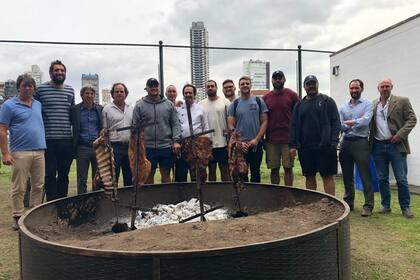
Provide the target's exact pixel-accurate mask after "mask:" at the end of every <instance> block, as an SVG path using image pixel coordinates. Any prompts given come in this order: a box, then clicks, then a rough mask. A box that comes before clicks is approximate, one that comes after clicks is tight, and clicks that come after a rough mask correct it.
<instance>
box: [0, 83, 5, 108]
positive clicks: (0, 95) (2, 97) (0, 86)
mask: <svg viewBox="0 0 420 280" xmlns="http://www.w3.org/2000/svg"><path fill="white" fill-rule="evenodd" d="M5 100H6V96H5V95H4V82H1V81H0V105H1V104H3V102H4V101H5Z"/></svg>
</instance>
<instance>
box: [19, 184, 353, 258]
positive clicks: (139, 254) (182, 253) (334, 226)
mask: <svg viewBox="0 0 420 280" xmlns="http://www.w3.org/2000/svg"><path fill="white" fill-rule="evenodd" d="M209 183H211V184H217V185H219V184H222V185H226V183H225V182H209ZM175 184H176V185H185V184H194V183H191V182H182V183H175ZM156 185H160V186H162V185H172V186H173V185H174V183H164V184H154V185H145V186H144V187H145V188H149V187H153V186H156ZM245 185H257V186H258V187H269V188H279V187H281V188H290V189H294V190H297V191H299V192H313V193H317V194H318V195H320V196H324V197H325V196H327V197H329V198H330V199H333V200H335V201H336V202H338V203H339V204H340V205H342V206H343V207H344V208H345V209H344V213H343V214H342V215H341V216H340V217H339V218H337V219H336V220H335V221H334V222H332V223H330V224H327V225H324V226H322V227H319V228H316V229H313V230H311V231H307V232H304V233H302V234H298V235H293V236H288V237H285V238H282V239H273V240H270V241H265V242H257V243H251V244H246V245H240V246H230V247H223V248H209V249H197V250H175V251H120V250H103V249H93V248H85V247H77V246H70V245H64V244H61V243H57V242H52V241H48V240H45V239H42V238H41V237H39V236H37V235H35V234H33V233H32V232H31V231H30V230H29V229H28V228H27V227H26V226H25V224H24V222H25V219H27V218H28V217H29V216H30V215H31V213H32V212H34V211H36V209H38V208H41V207H44V206H45V205H46V204H55V203H56V202H57V201H61V200H66V199H68V198H71V197H76V196H85V195H86V196H89V195H90V194H91V193H86V194H83V195H74V196H69V197H65V198H60V199H56V200H53V201H49V202H47V203H44V204H42V205H38V206H36V207H34V208H32V209H30V210H29V211H28V212H26V213H25V214H24V215H23V216H22V218H21V219H20V220H19V228H20V230H19V235H26V236H27V237H28V238H31V239H32V240H33V241H35V242H36V243H37V244H38V245H39V246H41V247H43V248H45V249H49V250H53V251H59V252H64V253H69V254H75V255H81V256H99V255H100V256H103V257H115V256H119V257H124V258H150V257H158V258H186V257H196V256H198V255H199V256H202V257H205V256H214V255H219V256H220V255H229V254H236V253H238V252H241V253H246V252H251V251H256V250H258V251H263V250H268V249H271V248H278V247H284V246H287V245H290V244H294V243H298V242H302V241H307V240H310V239H313V238H316V237H319V236H320V235H323V234H325V233H327V232H331V231H337V230H338V229H339V228H340V226H341V224H342V223H344V222H345V221H347V220H348V214H349V213H350V208H349V207H348V205H347V204H346V203H345V202H344V201H343V200H341V199H339V198H337V197H334V196H332V195H329V194H326V193H323V192H320V191H315V190H307V189H302V188H297V187H290V186H280V185H272V184H260V183H245ZM123 188H133V186H129V187H123ZM95 192H103V190H100V191H95ZM20 238H22V236H20Z"/></svg>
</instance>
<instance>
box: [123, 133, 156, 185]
mask: <svg viewBox="0 0 420 280" xmlns="http://www.w3.org/2000/svg"><path fill="white" fill-rule="evenodd" d="M139 129H140V128H139ZM137 137H139V139H137ZM136 143H137V144H138V149H137V151H138V153H137V156H138V158H137V160H138V168H137V170H135V169H136V168H135V164H136ZM128 158H129V160H130V168H131V174H133V176H136V175H137V176H138V177H137V186H142V185H144V183H146V181H147V178H148V177H149V174H150V171H151V169H152V164H151V163H150V161H149V160H147V158H146V149H145V147H144V131H143V129H141V131H140V133H137V132H136V130H135V129H133V130H131V135H130V141H129V144H128ZM133 181H134V182H135V180H133Z"/></svg>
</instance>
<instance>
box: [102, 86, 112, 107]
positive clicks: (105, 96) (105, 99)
mask: <svg viewBox="0 0 420 280" xmlns="http://www.w3.org/2000/svg"><path fill="white" fill-rule="evenodd" d="M109 103H111V90H110V89H107V88H104V89H102V106H105V105H108V104H109Z"/></svg>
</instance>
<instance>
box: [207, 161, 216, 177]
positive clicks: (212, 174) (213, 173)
mask: <svg viewBox="0 0 420 280" xmlns="http://www.w3.org/2000/svg"><path fill="white" fill-rule="evenodd" d="M216 169H217V162H216V161H213V162H212V163H209V181H210V182H212V181H217V176H216Z"/></svg>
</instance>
